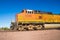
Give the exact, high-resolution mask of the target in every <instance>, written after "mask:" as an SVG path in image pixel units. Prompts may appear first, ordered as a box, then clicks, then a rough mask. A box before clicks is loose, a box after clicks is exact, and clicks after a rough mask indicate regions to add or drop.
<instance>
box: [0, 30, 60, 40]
mask: <svg viewBox="0 0 60 40" xmlns="http://www.w3.org/2000/svg"><path fill="white" fill-rule="evenodd" d="M0 40H60V30H39V31H15V32H0Z"/></svg>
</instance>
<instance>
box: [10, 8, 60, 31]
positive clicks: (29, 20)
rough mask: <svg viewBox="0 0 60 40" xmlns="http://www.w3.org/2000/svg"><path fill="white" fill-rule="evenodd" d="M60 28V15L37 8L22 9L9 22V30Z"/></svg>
mask: <svg viewBox="0 0 60 40" xmlns="http://www.w3.org/2000/svg"><path fill="white" fill-rule="evenodd" d="M46 28H47V29H49V28H50V29H51V28H60V15H58V14H53V13H51V12H44V11H39V10H29V9H24V10H22V12H21V13H18V14H16V17H15V22H11V26H10V29H11V30H20V31H22V30H40V29H46Z"/></svg>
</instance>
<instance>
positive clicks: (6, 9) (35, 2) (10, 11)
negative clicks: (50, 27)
mask: <svg viewBox="0 0 60 40" xmlns="http://www.w3.org/2000/svg"><path fill="white" fill-rule="evenodd" d="M22 9H33V10H41V11H46V12H53V13H55V14H59V13H60V0H0V27H10V23H11V20H13V21H14V20H15V15H16V14H17V13H19V12H21V10H22Z"/></svg>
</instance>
